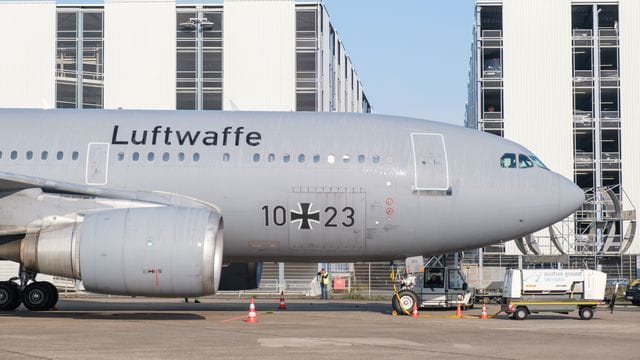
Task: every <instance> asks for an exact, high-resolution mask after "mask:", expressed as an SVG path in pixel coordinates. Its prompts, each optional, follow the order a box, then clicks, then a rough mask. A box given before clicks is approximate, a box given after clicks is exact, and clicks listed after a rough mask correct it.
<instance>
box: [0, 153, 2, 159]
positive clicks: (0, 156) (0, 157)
mask: <svg viewBox="0 0 640 360" xmlns="http://www.w3.org/2000/svg"><path fill="white" fill-rule="evenodd" d="M0 159H2V151H0Z"/></svg>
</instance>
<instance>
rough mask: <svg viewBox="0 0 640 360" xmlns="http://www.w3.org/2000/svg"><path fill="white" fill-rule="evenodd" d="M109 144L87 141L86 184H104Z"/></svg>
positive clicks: (106, 178) (106, 173)
mask: <svg viewBox="0 0 640 360" xmlns="http://www.w3.org/2000/svg"><path fill="white" fill-rule="evenodd" d="M108 166H109V144H107V143H89V146H88V149H87V171H86V179H85V181H86V183H87V185H106V184H107V181H108Z"/></svg>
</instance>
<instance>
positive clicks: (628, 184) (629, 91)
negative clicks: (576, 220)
mask: <svg viewBox="0 0 640 360" xmlns="http://www.w3.org/2000/svg"><path fill="white" fill-rule="evenodd" d="M619 14H620V15H619V16H620V105H621V109H620V110H621V111H620V116H621V119H620V122H621V126H622V131H621V132H622V135H621V136H622V149H621V150H622V154H621V156H622V161H623V165H622V186H623V189H624V191H625V192H626V193H627V195H628V196H629V198H630V200H631V203H632V204H633V205H634V206H635V207H636V209H640V145H639V144H640V142H639V140H638V139H640V101H638V100H639V99H640V26H638V21H640V1H637V0H620V7H619ZM627 210H628V209H627ZM628 253H629V254H640V239H638V231H637V230H636V238H635V240H634V242H633V244H632V245H631V247H630V248H629V251H628Z"/></svg>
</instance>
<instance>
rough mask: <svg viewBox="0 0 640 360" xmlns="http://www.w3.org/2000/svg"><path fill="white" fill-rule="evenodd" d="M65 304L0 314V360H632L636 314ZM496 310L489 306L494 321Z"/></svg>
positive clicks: (129, 301)
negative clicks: (251, 310) (253, 318)
mask: <svg viewBox="0 0 640 360" xmlns="http://www.w3.org/2000/svg"><path fill="white" fill-rule="evenodd" d="M201 301H202V302H201V303H200V304H194V303H193V302H190V303H188V304H185V303H184V302H182V301H181V300H180V299H149V298H134V299H133V298H84V299H82V298H81V299H61V300H60V302H59V303H58V308H57V310H55V311H48V312H30V311H27V310H25V309H24V308H22V307H21V308H19V309H18V310H17V311H14V312H0V359H211V358H217V359H349V360H351V359H425V358H434V357H435V358H438V359H570V358H580V359H617V360H618V359H638V358H640V355H639V354H640V352H639V351H638V346H637V344H638V343H637V339H638V338H640V307H635V306H630V305H621V306H617V307H616V309H615V311H614V313H613V314H610V313H609V309H607V308H602V309H599V311H597V312H596V315H595V317H594V319H592V320H589V321H584V320H579V317H578V314H577V312H573V313H570V314H568V315H562V314H538V315H536V314H532V315H530V317H529V318H528V319H527V320H524V321H517V320H511V319H509V318H507V316H506V315H504V314H498V315H497V316H495V317H494V318H491V319H487V320H481V319H480V318H479V315H480V311H481V309H480V308H479V307H476V308H474V309H471V310H467V311H465V312H464V317H463V318H461V319H460V318H455V311H442V310H439V311H435V310H431V311H429V310H422V311H421V312H420V318H412V317H410V316H391V315H390V312H391V309H390V301H384V302H378V301H371V302H370V301H347V300H328V301H320V300H317V299H314V300H290V301H287V310H276V309H277V307H278V299H257V300H256V308H257V317H258V323H256V324H248V323H246V322H245V321H244V320H245V319H246V317H247V313H248V307H249V301H248V299H245V298H243V299H218V298H215V297H214V298H206V299H201ZM498 310H499V308H498V305H489V306H488V308H487V312H488V313H489V314H490V315H493V314H495V313H496V312H498Z"/></svg>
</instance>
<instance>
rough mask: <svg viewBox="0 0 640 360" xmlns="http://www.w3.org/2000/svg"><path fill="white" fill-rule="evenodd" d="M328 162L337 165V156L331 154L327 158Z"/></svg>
mask: <svg viewBox="0 0 640 360" xmlns="http://www.w3.org/2000/svg"><path fill="white" fill-rule="evenodd" d="M327 162H328V163H329V164H335V163H336V156H335V155H333V154H329V156H327Z"/></svg>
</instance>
